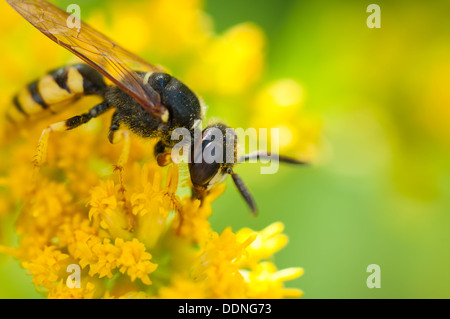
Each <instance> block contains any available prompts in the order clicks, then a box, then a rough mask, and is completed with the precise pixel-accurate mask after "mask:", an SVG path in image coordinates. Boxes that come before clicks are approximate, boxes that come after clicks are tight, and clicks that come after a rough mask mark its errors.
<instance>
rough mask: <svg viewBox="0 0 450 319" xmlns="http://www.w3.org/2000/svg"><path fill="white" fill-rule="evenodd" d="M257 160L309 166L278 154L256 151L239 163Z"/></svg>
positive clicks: (304, 162) (243, 157) (241, 159)
mask: <svg viewBox="0 0 450 319" xmlns="http://www.w3.org/2000/svg"><path fill="white" fill-rule="evenodd" d="M258 159H264V160H278V161H279V162H282V163H287V164H299V165H304V164H309V162H307V161H301V160H298V159H296V158H292V157H288V156H284V155H280V154H271V153H270V152H262V151H256V152H253V153H250V154H246V155H244V156H242V157H241V158H240V162H247V161H250V160H258Z"/></svg>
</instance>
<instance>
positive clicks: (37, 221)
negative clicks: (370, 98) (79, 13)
mask: <svg viewBox="0 0 450 319" xmlns="http://www.w3.org/2000/svg"><path fill="white" fill-rule="evenodd" d="M0 10H2V11H3V10H5V11H8V10H9V11H11V10H12V9H11V8H9V7H8V6H7V5H6V2H1V3H0ZM9 11H8V12H9ZM9 13H10V14H8V15H6V16H8V19H7V21H5V20H2V21H0V26H2V25H5V26H7V27H5V28H3V27H1V28H0V41H2V43H9V44H11V46H10V48H9V49H8V50H2V52H0V56H1V58H2V60H4V61H9V62H8V63H4V64H2V65H1V66H0V73H1V74H3V75H5V76H6V77H5V78H4V79H0V84H5V85H4V86H0V87H1V90H2V93H5V94H2V95H1V96H2V97H1V100H0V102H1V104H0V108H1V109H5V108H6V107H7V106H8V103H10V102H9V100H7V99H6V98H4V96H8V95H12V94H13V93H14V91H15V90H17V89H18V86H20V85H21V84H23V83H25V82H26V80H30V77H32V76H33V77H34V76H37V75H38V74H43V73H44V72H45V71H48V70H46V68H47V67H48V68H49V69H50V68H54V67H57V66H60V65H63V64H64V63H66V62H68V61H72V60H73V61H75V59H74V58H73V57H71V56H70V55H69V54H67V53H65V52H64V51H63V50H61V49H59V48H57V47H56V46H55V45H54V44H52V43H51V41H42V40H43V37H42V35H40V34H39V32H38V31H36V30H33V29H32V28H29V27H28V26H27V27H25V26H26V25H27V23H26V22H25V21H24V20H23V19H21V18H20V17H19V16H18V15H17V14H15V13H13V12H12V11H11V12H9ZM106 14H108V15H109V14H111V15H112V18H111V19H112V20H113V21H115V23H114V26H109V24H108V23H106V22H105V21H106V19H105V15H106ZM149 15H150V16H149ZM9 16H11V18H9ZM173 21H176V23H174V22H173ZM87 22H88V23H89V24H92V25H93V26H95V27H98V26H101V27H98V28H99V29H101V30H102V31H104V32H105V33H107V34H109V35H110V36H111V38H114V39H116V40H117V42H118V43H120V44H126V46H125V47H127V48H131V49H133V50H136V51H141V52H144V53H145V50H148V53H147V55H151V56H153V57H164V58H161V60H162V61H165V62H168V63H169V68H170V67H174V68H177V67H178V68H179V69H180V76H179V77H180V78H181V79H186V80H189V81H187V83H189V85H192V88H194V89H195V90H196V91H198V92H199V93H200V94H202V93H203V94H213V95H218V96H221V95H238V94H242V93H244V92H245V93H246V94H247V93H248V89H249V88H251V87H253V86H254V87H256V86H257V82H258V81H259V80H260V77H261V74H262V72H263V69H264V47H265V37H264V33H263V32H262V30H261V29H260V28H259V27H257V26H256V25H253V24H249V23H244V24H240V25H237V26H234V27H232V28H231V29H230V30H228V31H226V32H225V33H224V34H222V35H216V34H215V33H214V32H213V28H212V22H211V19H210V18H209V17H208V16H207V15H206V14H205V13H204V12H203V11H202V2H201V1H199V0H189V1H185V0H170V1H166V0H164V1H163V0H155V1H146V2H137V3H127V4H126V5H124V4H122V3H120V2H118V1H117V2H111V4H110V3H108V11H103V9H102V11H100V10H98V11H94V12H93V13H92V16H91V20H89V19H88V20H87ZM91 22H92V23H91ZM116 22H117V23H116ZM131 29H133V32H129V30H131ZM5 30H6V31H5ZM18 34H20V41H19V40H18V39H19V38H18ZM19 42H20V46H23V43H28V44H29V45H30V47H33V52H31V53H30V52H29V51H28V50H23V48H21V47H20V48H19ZM39 52H41V53H42V52H46V54H44V55H42V54H39ZM47 52H48V54H47ZM150 52H151V53H150ZM186 57H189V59H186ZM55 63H57V64H55ZM179 65H182V66H181V67H179ZM177 76H178V75H177ZM258 90H259V89H258ZM96 99H98V98H96V97H89V98H85V99H82V100H80V101H78V102H76V103H75V105H74V106H73V108H71V109H68V110H65V111H64V112H62V113H60V114H57V115H52V116H49V117H47V118H43V119H41V120H39V121H36V122H28V123H27V124H26V125H25V126H23V127H6V126H5V125H3V124H4V122H2V123H1V124H2V125H0V142H1V143H2V148H1V158H2V162H1V166H0V196H1V197H0V208H1V209H3V208H4V209H5V210H6V209H7V210H9V212H10V214H12V211H13V210H14V207H20V216H19V219H18V221H17V226H16V231H17V233H18V234H19V243H18V246H17V247H15V248H10V247H5V246H0V251H3V252H5V253H8V254H11V255H13V256H15V257H16V258H18V259H19V260H20V261H21V264H22V266H23V267H24V268H25V269H27V270H28V273H29V274H30V275H32V276H33V283H34V284H35V285H36V288H37V289H38V290H39V291H41V292H42V293H44V294H45V295H46V296H47V297H48V298H148V297H151V298H283V297H299V296H301V294H302V293H301V291H300V290H298V289H286V288H284V285H283V282H284V281H286V280H290V279H293V278H297V277H299V276H301V275H302V273H303V272H302V270H301V269H300V268H289V269H287V270H277V269H276V267H275V265H274V264H272V263H271V262H268V261H267V259H270V258H272V255H273V254H274V253H275V252H277V251H278V250H279V249H281V248H282V247H284V245H286V243H287V237H286V236H285V235H283V234H281V232H282V230H283V225H282V224H281V223H275V224H273V225H271V226H268V227H267V228H266V229H264V230H262V231H259V232H258V231H253V230H251V229H247V228H246V229H242V230H240V231H238V232H236V233H234V232H233V231H232V230H231V228H226V229H225V230H224V231H223V232H222V233H221V234H218V233H217V232H215V231H213V230H212V229H211V225H210V223H209V222H208V218H209V217H210V216H211V214H212V208H211V203H212V202H213V201H214V200H215V199H216V198H217V197H219V196H220V194H221V193H222V192H223V190H224V185H221V186H219V187H217V188H215V189H214V190H213V191H212V192H211V194H210V195H209V196H208V197H207V198H206V199H205V200H204V202H203V203H202V204H201V205H200V201H198V200H194V199H192V198H190V197H189V196H180V195H179V193H180V192H179V191H180V189H181V190H182V189H183V188H184V187H185V186H184V185H186V184H188V182H186V181H183V180H181V181H180V179H182V177H181V176H180V175H179V167H178V166H176V165H171V166H169V167H167V168H160V167H159V166H157V164H156V163H155V161H154V159H153V154H152V153H153V145H154V144H153V143H154V142H153V141H150V142H148V141H143V140H141V139H139V138H137V137H135V136H133V137H132V138H131V144H132V145H131V149H132V150H133V151H132V152H131V153H130V158H129V161H128V163H127V164H126V166H125V167H124V180H123V185H124V186H125V189H122V187H121V182H120V181H119V178H118V175H117V173H114V172H113V168H112V167H113V164H114V163H116V161H117V159H118V157H119V154H120V151H121V149H120V147H121V146H120V145H110V144H109V143H108V142H107V139H106V136H107V132H108V127H109V123H108V122H109V117H110V116H108V114H109V115H110V113H108V114H107V115H106V116H103V117H101V118H98V119H95V120H93V121H92V122H91V123H89V124H87V125H85V126H83V127H80V128H78V129H77V130H74V131H71V132H68V133H61V134H54V135H52V136H51V138H50V140H49V145H48V152H49V154H48V164H47V165H46V166H44V167H42V168H41V169H40V172H39V174H38V175H37V176H36V179H31V178H30V176H32V175H33V167H32V164H31V160H32V158H33V156H34V154H35V151H36V149H35V147H36V142H37V138H38V137H39V135H40V133H41V131H42V128H44V127H46V126H47V125H48V124H49V123H53V122H56V121H55V118H58V120H61V119H63V118H68V117H69V116H72V115H73V114H74V113H78V112H79V110H82V109H87V108H88V107H89V106H90V105H93V103H95V101H96ZM254 101H255V102H254V108H257V109H258V112H255V113H256V114H258V116H257V117H255V119H254V120H252V121H254V122H252V123H256V124H257V126H259V127H261V126H264V125H267V126H266V127H273V126H274V125H279V126H280V127H285V128H286V129H285V130H286V132H283V131H282V136H283V138H284V141H286V142H287V144H288V146H289V147H292V146H293V145H295V144H296V145H301V148H300V149H297V151H300V152H303V151H304V152H305V153H306V156H309V155H311V154H313V153H314V146H313V144H314V143H315V142H316V141H317V137H318V131H319V130H318V127H319V125H318V124H317V123H316V122H314V121H313V120H311V119H310V118H308V117H307V116H304V117H303V120H302V121H301V122H300V126H299V124H298V122H295V121H294V119H293V116H294V115H295V116H296V114H298V112H299V110H300V106H301V104H302V101H303V90H302V88H301V86H300V85H299V84H297V83H296V82H295V81H293V80H281V81H279V82H276V83H275V84H273V85H270V86H268V87H266V88H264V89H262V90H259V92H258V93H256V97H254ZM302 114H303V113H302ZM268 119H270V121H268ZM273 120H274V121H273ZM2 121H3V119H2ZM289 134H290V138H287V136H288V135H289ZM298 134H300V137H301V138H297V136H298ZM297 139H298V140H297ZM300 139H301V142H300V141H299V140H300ZM302 143H303V144H302ZM143 163H144V164H143ZM0 215H4V216H3V217H2V218H5V216H6V217H7V216H8V213H6V214H5V213H4V212H2V213H1V214H0ZM0 217H1V216H0ZM72 264H76V265H79V266H80V267H81V274H80V278H81V288H70V287H68V286H67V285H66V278H67V277H68V276H69V273H68V272H67V267H68V266H69V265H72Z"/></svg>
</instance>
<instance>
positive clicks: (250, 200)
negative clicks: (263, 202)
mask: <svg viewBox="0 0 450 319" xmlns="http://www.w3.org/2000/svg"><path fill="white" fill-rule="evenodd" d="M228 174H230V175H231V177H232V178H233V182H234V185H236V187H237V189H238V190H239V193H241V195H242V197H244V199H245V201H246V202H247V204H248V206H249V207H250V209H251V211H252V214H253V215H254V216H256V215H257V214H258V210H257V209H256V204H255V201H254V200H253V197H252V195H251V194H250V192H249V191H248V189H247V187H246V186H245V184H244V182H243V181H242V179H241V178H240V177H239V175H238V174H236V173H235V172H233V171H232V170H231V169H230V170H228Z"/></svg>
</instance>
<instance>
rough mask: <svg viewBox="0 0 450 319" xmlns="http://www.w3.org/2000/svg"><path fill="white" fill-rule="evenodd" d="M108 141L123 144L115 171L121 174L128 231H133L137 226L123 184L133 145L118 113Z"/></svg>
mask: <svg viewBox="0 0 450 319" xmlns="http://www.w3.org/2000/svg"><path fill="white" fill-rule="evenodd" d="M108 139H109V141H110V142H111V144H117V143H120V142H123V148H122V152H121V153H120V156H119V160H118V161H117V164H116V165H114V171H117V172H118V173H119V182H120V192H121V193H122V201H123V202H124V208H125V212H126V214H127V216H128V224H129V226H128V230H129V231H133V230H134V228H135V226H136V223H135V221H134V217H133V213H132V212H131V208H130V207H129V205H128V203H127V200H126V197H125V186H124V182H123V168H124V166H125V164H126V163H127V161H128V157H129V155H130V145H131V142H130V132H129V131H127V130H121V129H120V122H119V119H118V116H117V113H114V114H113V117H112V120H111V126H110V127H109V133H108Z"/></svg>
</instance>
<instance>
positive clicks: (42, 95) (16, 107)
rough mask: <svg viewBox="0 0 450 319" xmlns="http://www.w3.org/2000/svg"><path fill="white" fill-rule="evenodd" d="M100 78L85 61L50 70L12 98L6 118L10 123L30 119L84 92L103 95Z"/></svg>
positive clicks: (55, 109) (102, 82) (102, 85)
mask: <svg viewBox="0 0 450 319" xmlns="http://www.w3.org/2000/svg"><path fill="white" fill-rule="evenodd" d="M105 87H106V84H105V82H104V80H103V77H102V76H101V75H100V74H99V73H98V72H97V71H95V70H94V69H93V68H91V67H90V66H88V65H87V64H75V65H71V66H66V67H62V68H59V69H56V70H54V71H51V72H49V73H47V74H46V75H44V76H43V77H42V78H40V79H38V80H36V81H34V82H32V83H30V84H28V85H27V86H26V87H25V88H23V89H22V90H21V91H20V92H18V93H17V94H16V95H15V96H14V97H13V100H12V102H13V103H12V105H11V107H10V108H9V109H8V110H7V112H6V117H7V119H9V120H10V121H12V122H18V121H22V120H25V119H28V118H32V117H33V116H34V115H37V114H40V113H42V112H43V111H49V112H56V111H57V106H59V105H61V104H66V103H70V102H71V101H73V100H75V99H76V98H78V97H80V96H83V95H90V94H98V95H102V94H103V92H104V89H105Z"/></svg>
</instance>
